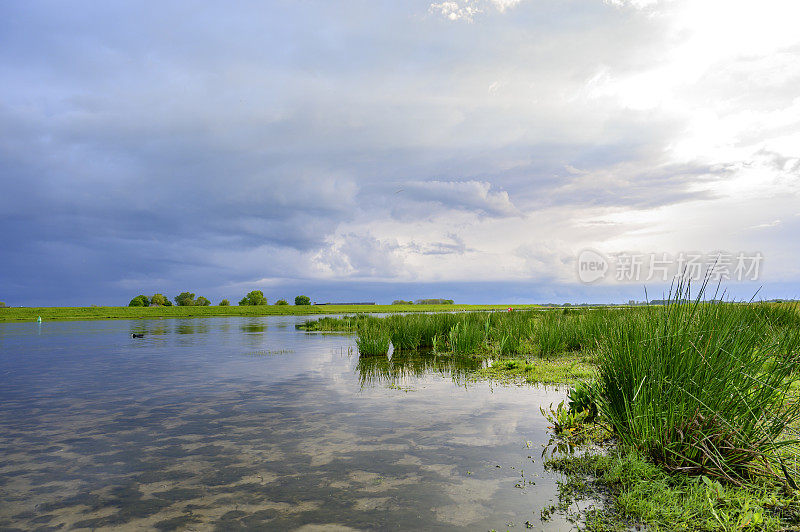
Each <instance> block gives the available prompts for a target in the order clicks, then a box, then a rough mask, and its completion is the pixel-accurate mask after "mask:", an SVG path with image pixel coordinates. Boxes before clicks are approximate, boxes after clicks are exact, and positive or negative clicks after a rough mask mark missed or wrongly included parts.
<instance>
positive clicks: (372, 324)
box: [356, 318, 392, 356]
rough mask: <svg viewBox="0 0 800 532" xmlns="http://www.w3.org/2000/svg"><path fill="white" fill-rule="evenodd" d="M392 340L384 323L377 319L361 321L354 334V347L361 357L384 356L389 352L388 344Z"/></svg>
mask: <svg viewBox="0 0 800 532" xmlns="http://www.w3.org/2000/svg"><path fill="white" fill-rule="evenodd" d="M391 339H392V333H391V330H390V329H389V328H388V327H387V326H386V323H385V322H384V321H383V320H381V319H378V318H369V319H366V320H363V321H362V322H361V323H359V325H358V329H357V332H356V346H357V347H358V352H359V354H361V355H366V356H375V355H385V354H387V353H388V352H389V342H390V341H391Z"/></svg>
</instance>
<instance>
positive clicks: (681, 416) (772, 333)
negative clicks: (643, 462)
mask: <svg viewBox="0 0 800 532" xmlns="http://www.w3.org/2000/svg"><path fill="white" fill-rule="evenodd" d="M705 289H706V285H703V286H702V287H701V289H700V291H699V294H697V295H696V297H695V298H694V299H693V300H691V302H688V303H687V302H682V300H683V301H686V300H690V299H691V298H690V295H691V293H690V286H689V285H688V284H684V283H681V284H679V285H678V286H677V287H676V289H675V290H674V292H673V293H672V294H671V296H670V303H669V304H668V305H666V306H663V307H651V308H644V309H640V310H638V311H637V312H613V313H612V312H609V313H607V314H606V315H605V316H604V317H603V319H604V320H605V324H604V327H603V331H604V332H603V337H602V339H601V340H600V342H599V345H600V353H599V359H600V376H599V382H598V392H599V397H600V399H599V407H600V410H601V413H602V415H603V416H604V417H605V419H606V420H607V421H608V422H609V424H610V425H611V427H612V428H613V429H614V432H615V433H616V434H617V436H618V437H619V439H620V440H621V442H622V443H623V444H625V445H628V446H630V447H633V448H635V449H637V450H639V451H640V452H642V453H643V454H645V455H646V456H649V457H650V458H651V459H652V460H654V461H655V462H656V463H658V464H660V465H662V466H664V467H665V468H667V469H669V470H673V471H681V472H687V473H698V474H699V473H702V474H706V475H709V476H717V477H721V478H725V479H727V480H730V481H733V482H737V483H738V482H742V481H743V480H745V479H747V478H748V477H750V476H752V475H754V474H755V475H757V474H766V475H775V472H776V471H778V472H781V474H785V476H787V478H789V479H791V477H790V476H789V472H788V471H787V470H786V469H785V466H784V465H783V464H782V462H781V461H780V450H781V449H782V448H785V447H786V446H788V445H791V444H794V443H795V442H794V441H791V440H788V439H785V438H783V436H784V432H785V430H786V429H787V427H788V426H790V425H791V424H793V423H796V422H798V421H800V405H799V404H798V403H796V402H793V401H790V400H788V399H789V397H788V393H789V386H790V384H791V379H790V378H789V377H790V376H791V374H792V372H793V369H794V368H793V366H794V364H793V363H792V362H791V361H790V360H789V359H788V358H787V357H786V356H785V353H786V350H787V349H788V350H789V352H794V351H796V349H797V342H798V340H797V336H793V337H787V338H788V339H786V340H784V342H783V344H781V343H780V342H777V341H776V340H775V338H776V337H778V335H777V334H776V327H778V326H779V325H778V324H779V323H780V324H782V325H785V324H786V323H792V322H793V320H794V318H792V317H789V316H788V314H787V313H785V312H783V311H782V310H775V309H774V308H771V307H769V306H767V305H746V304H733V303H717V304H711V303H705V302H703V300H702V297H703V294H704V292H705ZM776 464H780V465H776ZM789 482H790V483H791V482H793V480H789Z"/></svg>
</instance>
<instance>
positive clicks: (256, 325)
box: [239, 320, 267, 333]
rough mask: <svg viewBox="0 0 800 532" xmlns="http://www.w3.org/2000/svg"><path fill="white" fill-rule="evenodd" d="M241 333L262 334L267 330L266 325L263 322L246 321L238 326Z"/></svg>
mask: <svg viewBox="0 0 800 532" xmlns="http://www.w3.org/2000/svg"><path fill="white" fill-rule="evenodd" d="M239 329H241V330H242V332H246V333H263V332H266V330H267V324H266V323H265V322H263V321H256V320H253V321H248V322H247V323H243V324H242V325H240V326H239Z"/></svg>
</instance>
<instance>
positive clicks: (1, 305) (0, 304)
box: [0, 301, 286, 308]
mask: <svg viewBox="0 0 800 532" xmlns="http://www.w3.org/2000/svg"><path fill="white" fill-rule="evenodd" d="M283 304H284V305H285V304H286V301H284V302H283ZM0 308H6V304H5V302H3V301H0Z"/></svg>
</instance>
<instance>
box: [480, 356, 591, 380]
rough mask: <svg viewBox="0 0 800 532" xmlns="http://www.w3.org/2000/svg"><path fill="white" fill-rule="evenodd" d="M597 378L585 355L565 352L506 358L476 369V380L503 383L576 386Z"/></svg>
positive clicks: (589, 359) (589, 358)
mask: <svg viewBox="0 0 800 532" xmlns="http://www.w3.org/2000/svg"><path fill="white" fill-rule="evenodd" d="M596 375H597V367H596V366H595V365H594V364H593V363H592V358H591V357H589V356H585V355H581V354H575V353H569V354H562V355H560V356H553V357H542V358H538V357H537V358H530V359H528V358H508V359H499V360H496V361H493V363H492V365H490V366H488V367H486V368H483V369H481V370H479V371H478V372H477V374H476V377H477V378H488V379H491V380H494V381H496V382H500V383H504V384H534V385H535V384H577V383H578V382H582V381H584V380H588V379H592V378H594V377H595V376H596Z"/></svg>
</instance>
